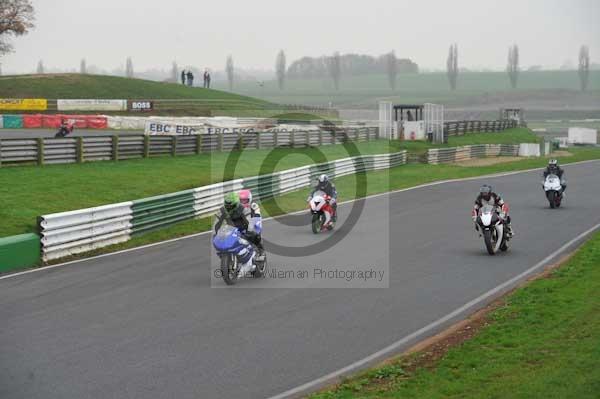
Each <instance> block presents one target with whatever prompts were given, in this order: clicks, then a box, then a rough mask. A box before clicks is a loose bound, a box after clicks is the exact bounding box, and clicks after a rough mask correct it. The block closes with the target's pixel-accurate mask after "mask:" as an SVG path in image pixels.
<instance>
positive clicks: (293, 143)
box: [290, 130, 296, 148]
mask: <svg viewBox="0 0 600 399" xmlns="http://www.w3.org/2000/svg"><path fill="white" fill-rule="evenodd" d="M290 147H292V148H295V147H296V134H295V133H294V131H293V130H292V131H291V132H290Z"/></svg>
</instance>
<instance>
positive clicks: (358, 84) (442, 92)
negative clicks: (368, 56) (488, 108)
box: [215, 71, 600, 108]
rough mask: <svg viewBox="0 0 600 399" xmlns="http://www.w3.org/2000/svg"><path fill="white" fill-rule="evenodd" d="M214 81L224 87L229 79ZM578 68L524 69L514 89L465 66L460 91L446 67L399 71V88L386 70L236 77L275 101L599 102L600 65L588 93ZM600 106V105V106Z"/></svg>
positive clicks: (497, 75)
mask: <svg viewBox="0 0 600 399" xmlns="http://www.w3.org/2000/svg"><path fill="white" fill-rule="evenodd" d="M215 84H216V85H215V87H217V88H221V89H225V87H226V86H225V83H224V82H215ZM579 89H580V88H579V78H578V75H577V72H576V71H539V72H525V71H524V72H521V74H520V75H519V84H518V88H517V89H516V90H514V89H511V88H510V85H509V80H508V76H507V74H506V73H505V72H465V73H461V74H460V75H459V77H458V87H457V90H456V91H451V90H450V89H449V85H448V79H447V77H446V74H445V73H421V74H400V75H398V83H397V90H396V91H395V92H393V91H392V90H391V89H390V88H389V86H388V81H387V76H386V75H359V76H346V77H344V76H343V77H342V80H341V86H340V89H339V90H338V91H336V90H334V88H333V84H332V82H331V79H328V78H315V79H288V81H287V82H286V86H285V89H284V90H279V88H278V86H277V82H276V81H274V80H273V81H266V82H264V85H263V86H262V87H261V86H259V85H258V82H254V81H240V82H236V84H235V86H234V92H236V93H241V94H245V95H250V96H254V97H258V98H262V99H265V100H268V101H273V102H276V103H281V104H285V103H295V104H314V105H323V106H325V105H328V104H329V103H330V102H331V103H332V104H333V106H334V107H358V108H360V107H367V108H374V107H375V105H376V104H377V101H379V100H391V101H394V102H397V103H405V104H410V103H416V104H421V103H424V102H434V103H440V104H444V105H446V106H447V107H448V106H470V105H483V104H486V103H495V102H505V101H509V102H510V101H523V100H528V99H529V100H537V101H538V102H541V103H542V104H543V103H544V102H545V101H547V100H548V99H552V98H554V99H557V100H558V101H559V102H565V100H568V101H567V103H572V102H574V103H586V104H589V105H591V103H590V101H593V102H594V103H595V104H596V105H597V104H598V103H599V101H600V71H590V80H589V87H588V93H580V92H579ZM599 108H600V107H599Z"/></svg>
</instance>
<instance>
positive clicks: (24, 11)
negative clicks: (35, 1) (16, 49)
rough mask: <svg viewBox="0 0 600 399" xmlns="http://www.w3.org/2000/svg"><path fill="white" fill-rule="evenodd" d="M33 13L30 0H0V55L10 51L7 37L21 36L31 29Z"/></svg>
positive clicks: (10, 46) (33, 18)
mask: <svg viewBox="0 0 600 399" xmlns="http://www.w3.org/2000/svg"><path fill="white" fill-rule="evenodd" d="M34 20H35V13H34V9H33V6H32V5H31V1H30V0H0V54H6V53H8V52H10V51H12V49H13V47H12V45H11V44H10V43H8V42H7V41H6V40H7V37H9V36H21V35H24V34H26V33H28V32H29V30H30V29H31V28H33V26H34V25H33V21H34Z"/></svg>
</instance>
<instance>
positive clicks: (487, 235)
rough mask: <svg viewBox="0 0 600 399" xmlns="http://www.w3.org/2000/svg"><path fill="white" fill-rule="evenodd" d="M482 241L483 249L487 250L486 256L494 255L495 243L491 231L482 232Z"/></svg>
mask: <svg viewBox="0 0 600 399" xmlns="http://www.w3.org/2000/svg"><path fill="white" fill-rule="evenodd" d="M483 241H485V248H486V249H487V251H488V254H490V255H495V254H496V250H495V249H496V243H495V242H494V239H493V234H492V231H491V230H483Z"/></svg>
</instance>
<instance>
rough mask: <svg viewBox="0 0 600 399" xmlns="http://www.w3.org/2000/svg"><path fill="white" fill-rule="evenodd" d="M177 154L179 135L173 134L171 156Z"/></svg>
mask: <svg viewBox="0 0 600 399" xmlns="http://www.w3.org/2000/svg"><path fill="white" fill-rule="evenodd" d="M176 155H177V136H171V156H173V157H174V156H176Z"/></svg>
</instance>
